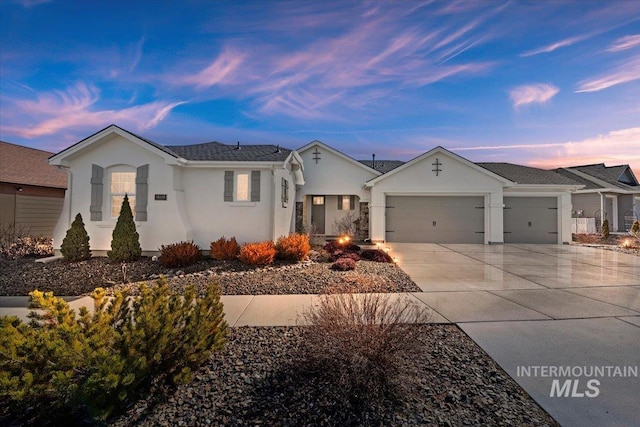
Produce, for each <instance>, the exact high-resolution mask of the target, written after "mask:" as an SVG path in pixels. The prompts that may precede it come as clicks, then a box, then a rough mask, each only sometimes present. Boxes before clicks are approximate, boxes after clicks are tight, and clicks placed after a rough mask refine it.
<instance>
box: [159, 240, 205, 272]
mask: <svg viewBox="0 0 640 427" xmlns="http://www.w3.org/2000/svg"><path fill="white" fill-rule="evenodd" d="M201 256H202V255H201V253H200V247H199V246H198V245H196V244H195V243H193V242H178V243H172V244H170V245H166V246H165V245H162V246H160V257H159V260H160V263H162V265H164V266H165V267H168V268H175V267H187V266H189V265H191V264H195V263H196V262H197V261H198V260H199V259H200V257H201Z"/></svg>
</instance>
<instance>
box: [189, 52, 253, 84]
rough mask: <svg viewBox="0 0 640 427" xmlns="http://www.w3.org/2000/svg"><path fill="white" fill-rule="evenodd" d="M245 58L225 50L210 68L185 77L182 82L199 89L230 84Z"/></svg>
mask: <svg viewBox="0 0 640 427" xmlns="http://www.w3.org/2000/svg"><path fill="white" fill-rule="evenodd" d="M244 56H245V55H244V54H242V53H238V52H236V51H235V50H234V49H225V51H223V52H222V53H221V54H220V55H219V56H218V57H217V58H215V59H214V60H213V62H211V63H210V64H209V66H207V67H206V68H205V69H203V70H202V71H200V72H198V73H197V74H195V75H187V76H184V77H183V79H182V82H183V83H185V84H188V85H195V86H197V87H211V86H214V85H217V84H222V83H225V82H228V81H229V80H232V79H233V78H234V75H235V74H236V73H235V72H236V70H237V69H238V67H239V66H240V64H242V62H243V60H244Z"/></svg>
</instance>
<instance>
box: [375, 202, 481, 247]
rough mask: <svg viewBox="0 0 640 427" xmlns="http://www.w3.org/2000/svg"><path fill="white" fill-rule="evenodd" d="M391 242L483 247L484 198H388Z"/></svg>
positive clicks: (388, 238)
mask: <svg viewBox="0 0 640 427" xmlns="http://www.w3.org/2000/svg"><path fill="white" fill-rule="evenodd" d="M386 231H387V234H386V236H387V241H389V242H408V243H484V197H483V196H472V197H448V196H387V209H386Z"/></svg>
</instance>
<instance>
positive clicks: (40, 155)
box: [0, 141, 67, 188]
mask: <svg viewBox="0 0 640 427" xmlns="http://www.w3.org/2000/svg"><path fill="white" fill-rule="evenodd" d="M52 154H53V153H50V152H48V151H42V150H37V149H35V148H29V147H23V146H21V145H16V144H11V143H9V142H2V141H0V181H1V182H10V183H12V184H24V185H37V186H40V187H53V188H67V174H66V173H65V172H63V171H61V170H59V169H58V168H56V167H55V166H49V164H48V163H47V158H49V156H51V155H52Z"/></svg>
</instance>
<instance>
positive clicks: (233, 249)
mask: <svg viewBox="0 0 640 427" xmlns="http://www.w3.org/2000/svg"><path fill="white" fill-rule="evenodd" d="M209 250H210V253H211V258H213V259H217V260H218V261H224V260H229V259H235V258H236V257H237V256H238V254H239V253H240V245H239V244H238V242H236V238H235V237H232V238H230V239H229V240H227V239H226V238H225V237H224V236H222V237H221V238H219V239H218V240H216V241H215V242H211V246H210V247H209Z"/></svg>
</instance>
